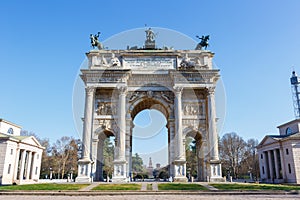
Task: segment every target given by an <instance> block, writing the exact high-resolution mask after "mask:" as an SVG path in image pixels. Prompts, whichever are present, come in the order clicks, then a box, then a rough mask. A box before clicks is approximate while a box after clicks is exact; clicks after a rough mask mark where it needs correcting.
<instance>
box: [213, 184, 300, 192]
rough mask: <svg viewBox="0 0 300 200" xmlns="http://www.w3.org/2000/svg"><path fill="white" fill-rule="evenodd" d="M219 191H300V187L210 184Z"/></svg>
mask: <svg viewBox="0 0 300 200" xmlns="http://www.w3.org/2000/svg"><path fill="white" fill-rule="evenodd" d="M209 185H211V186H213V187H215V188H218V189H219V190H286V191H288V190H300V186H296V185H281V184H252V183H244V184H240V183H232V184H231V183H229V184H219V183H212V184H209Z"/></svg>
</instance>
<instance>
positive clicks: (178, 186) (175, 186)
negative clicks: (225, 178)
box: [158, 183, 208, 190]
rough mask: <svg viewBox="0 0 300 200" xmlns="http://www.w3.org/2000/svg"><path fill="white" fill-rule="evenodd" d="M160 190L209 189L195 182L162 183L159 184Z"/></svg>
mask: <svg viewBox="0 0 300 200" xmlns="http://www.w3.org/2000/svg"><path fill="white" fill-rule="evenodd" d="M158 190H208V189H207V188H206V187H203V186H202V185H199V184H193V183H162V184H158Z"/></svg>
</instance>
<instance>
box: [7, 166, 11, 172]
mask: <svg viewBox="0 0 300 200" xmlns="http://www.w3.org/2000/svg"><path fill="white" fill-rule="evenodd" d="M10 169H11V164H9V165H8V170H7V173H8V174H10Z"/></svg>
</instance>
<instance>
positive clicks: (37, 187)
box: [0, 183, 89, 190]
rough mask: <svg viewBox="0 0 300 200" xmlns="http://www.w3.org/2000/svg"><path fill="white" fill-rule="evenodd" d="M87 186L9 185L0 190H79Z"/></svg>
mask: <svg viewBox="0 0 300 200" xmlns="http://www.w3.org/2000/svg"><path fill="white" fill-rule="evenodd" d="M88 185H89V184H56V183H45V184H28V185H9V186H1V187H0V190H79V189H81V188H83V187H87V186H88Z"/></svg>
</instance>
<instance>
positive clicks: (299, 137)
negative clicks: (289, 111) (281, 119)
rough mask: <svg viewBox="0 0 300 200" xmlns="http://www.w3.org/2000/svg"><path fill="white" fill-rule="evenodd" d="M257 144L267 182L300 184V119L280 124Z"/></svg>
mask: <svg viewBox="0 0 300 200" xmlns="http://www.w3.org/2000/svg"><path fill="white" fill-rule="evenodd" d="M278 129H279V135H267V136H265V137H264V139H263V140H262V141H261V142H260V143H259V145H258V146H257V151H258V156H259V167H260V177H261V181H262V182H267V183H297V184H300V119H295V120H292V121H290V122H287V123H285V124H282V125H280V126H278Z"/></svg>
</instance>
